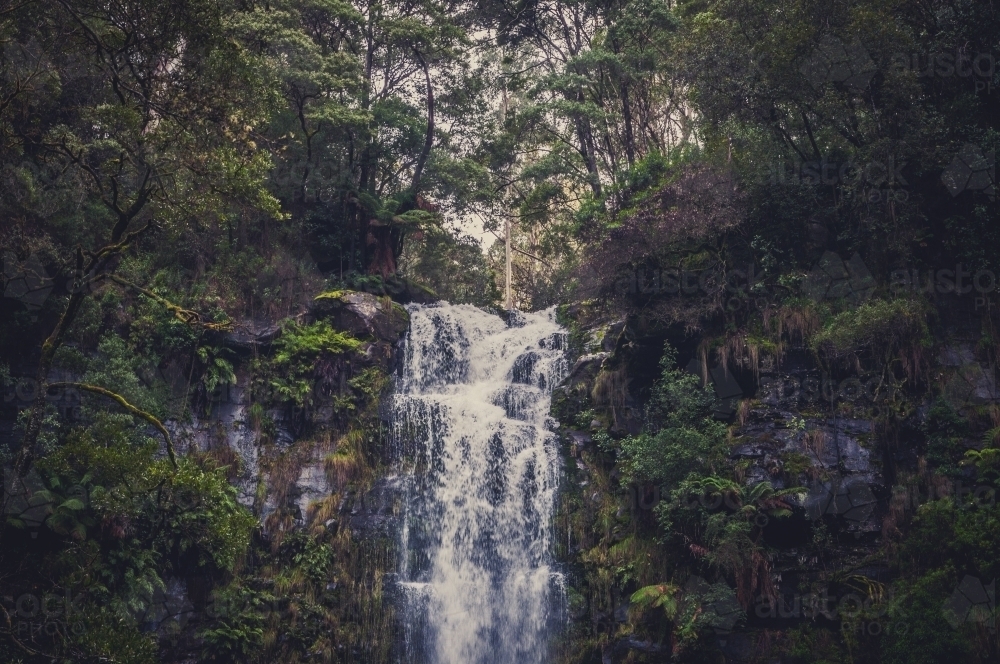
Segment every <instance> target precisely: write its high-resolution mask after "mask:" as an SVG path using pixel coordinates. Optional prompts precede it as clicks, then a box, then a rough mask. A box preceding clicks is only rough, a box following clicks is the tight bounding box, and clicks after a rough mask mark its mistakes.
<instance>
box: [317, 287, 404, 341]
mask: <svg viewBox="0 0 1000 664" xmlns="http://www.w3.org/2000/svg"><path fill="white" fill-rule="evenodd" d="M310 311H311V313H312V315H313V316H314V317H315V318H317V319H326V320H329V321H330V323H331V324H332V325H333V326H334V327H335V328H337V329H338V330H344V331H346V332H349V333H351V334H352V335H354V336H356V337H374V338H376V339H379V340H382V341H390V342H395V341H398V340H399V339H400V338H401V337H402V336H403V334H405V333H406V328H407V327H408V326H409V324H410V315H409V314H408V313H406V309H404V308H403V307H402V306H400V305H399V304H397V303H396V302H393V301H392V300H389V299H388V298H379V297H376V296H375V295H372V294H371V293H361V292H358V291H331V292H328V293H322V294H320V295H318V296H316V299H314V300H313V303H312V306H311V307H310Z"/></svg>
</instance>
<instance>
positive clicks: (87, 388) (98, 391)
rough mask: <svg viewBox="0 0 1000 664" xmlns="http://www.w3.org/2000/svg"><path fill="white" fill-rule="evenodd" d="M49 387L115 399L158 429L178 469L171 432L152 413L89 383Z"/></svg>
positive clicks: (172, 462) (120, 396)
mask: <svg viewBox="0 0 1000 664" xmlns="http://www.w3.org/2000/svg"><path fill="white" fill-rule="evenodd" d="M49 387H72V388H75V389H77V390H83V391H84V392H93V393H94V394H100V395H101V396H104V397H107V398H109V399H113V400H114V401H116V402H118V404H119V405H120V406H121V407H122V408H124V409H125V410H127V411H128V412H129V414H131V415H135V416H136V417H139V418H142V419H143V420H146V421H147V422H149V423H150V424H152V425H153V426H154V427H156V429H157V430H158V431H159V432H160V434H161V435H162V436H163V440H164V442H166V444H167V456H169V457H170V463H171V464H172V465H173V467H174V468H177V457H176V456H175V455H174V443H173V441H172V440H171V439H170V432H169V431H167V428H166V427H165V426H163V422H161V421H160V420H158V419H156V417H155V416H154V415H153V414H152V413H148V412H146V411H144V410H142V409H141V408H137V407H135V406H133V405H132V404H130V403H129V402H128V401H126V400H125V397H123V396H122V395H120V394H116V393H115V392H112V391H111V390H106V389H104V388H103V387H98V386H97V385H90V384H89V383H51V384H50V385H49Z"/></svg>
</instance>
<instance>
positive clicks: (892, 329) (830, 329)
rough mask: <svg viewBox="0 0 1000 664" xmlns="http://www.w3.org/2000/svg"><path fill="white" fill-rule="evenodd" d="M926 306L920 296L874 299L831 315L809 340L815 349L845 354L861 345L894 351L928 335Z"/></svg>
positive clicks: (854, 350) (829, 354) (919, 342)
mask: <svg viewBox="0 0 1000 664" xmlns="http://www.w3.org/2000/svg"><path fill="white" fill-rule="evenodd" d="M926 316H927V310H926V307H925V305H924V304H923V303H921V302H919V301H917V300H909V299H896V300H873V301H871V302H866V303H864V304H862V305H861V306H859V307H857V308H856V309H849V310H847V311H843V312H841V313H839V314H837V315H836V316H834V317H833V318H831V319H830V320H829V321H828V322H827V323H826V324H825V325H824V326H823V327H822V329H820V330H819V331H817V332H816V333H815V334H814V335H813V336H812V338H811V339H810V341H809V345H810V346H811V347H812V349H813V350H814V351H817V352H819V353H820V354H822V355H825V356H828V357H843V356H846V355H848V354H851V353H856V352H857V351H858V350H860V349H879V348H881V349H883V350H886V351H891V350H895V349H898V348H900V347H902V346H904V345H912V344H921V343H923V342H924V341H925V340H926V339H927V338H928V335H929V332H928V329H927V322H926Z"/></svg>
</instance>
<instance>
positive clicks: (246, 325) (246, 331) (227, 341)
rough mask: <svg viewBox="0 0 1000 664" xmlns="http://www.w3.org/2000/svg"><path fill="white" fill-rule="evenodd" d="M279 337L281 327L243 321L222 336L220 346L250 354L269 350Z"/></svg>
mask: <svg viewBox="0 0 1000 664" xmlns="http://www.w3.org/2000/svg"><path fill="white" fill-rule="evenodd" d="M279 336H281V326H279V325H278V324H277V323H271V322H267V321H244V322H241V323H237V324H236V325H235V327H234V328H233V329H232V330H230V331H229V332H225V333H223V335H222V344H223V345H224V346H226V347H227V348H231V349H233V350H235V351H237V352H240V353H244V354H251V353H254V352H260V351H263V350H266V349H267V348H270V346H271V344H273V343H274V341H275V340H276V339H277V338H278V337H279Z"/></svg>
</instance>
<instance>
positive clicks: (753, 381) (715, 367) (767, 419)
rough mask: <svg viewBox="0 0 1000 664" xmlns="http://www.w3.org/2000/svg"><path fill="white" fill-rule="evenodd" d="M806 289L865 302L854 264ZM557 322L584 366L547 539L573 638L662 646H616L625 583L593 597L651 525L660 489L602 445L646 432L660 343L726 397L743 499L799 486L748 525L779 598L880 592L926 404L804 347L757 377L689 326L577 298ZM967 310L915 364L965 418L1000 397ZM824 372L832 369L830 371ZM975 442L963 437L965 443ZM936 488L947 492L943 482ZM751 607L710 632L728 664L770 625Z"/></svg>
mask: <svg viewBox="0 0 1000 664" xmlns="http://www.w3.org/2000/svg"><path fill="white" fill-rule="evenodd" d="M813 281H814V282H815V284H814V285H815V286H816V288H818V289H822V294H823V296H824V297H829V296H830V293H834V294H835V295H836V296H837V297H848V295H850V296H851V297H852V298H854V299H855V300H857V301H863V300H865V299H867V298H868V297H869V295H870V292H869V289H870V283H869V277H868V275H866V273H865V271H864V269H863V266H862V265H859V264H858V261H857V260H854V259H852V260H851V261H846V262H840V264H839V265H838V264H837V263H836V262H834V261H832V260H827V261H825V262H824V263H823V264H822V265H820V266H819V268H817V274H816V275H813ZM846 290H850V293H849V294H848V293H846ZM852 301H853V300H852ZM566 314H567V317H568V318H569V319H570V320H571V321H574V322H575V323H576V324H577V327H576V329H574V330H573V335H572V339H574V340H575V342H576V343H575V344H574V347H573V350H574V352H575V355H576V357H577V359H576V361H575V363H574V364H573V368H572V370H571V372H570V374H569V375H568V377H567V378H566V379H565V380H564V381H563V382H562V383H561V384H560V385H558V386H557V387H556V388H555V390H554V393H553V394H554V395H553V408H552V415H553V416H554V417H555V418H556V419H557V420H558V421H559V424H560V435H561V440H562V443H563V448H562V449H563V454H564V466H563V467H564V481H563V483H562V484H561V491H562V492H563V498H562V501H563V505H564V507H563V511H562V512H561V513H560V515H559V519H560V520H561V521H560V522H561V523H566V524H567V525H566V527H565V528H564V529H563V530H562V531H561V532H560V533H559V534H558V536H557V538H556V540H557V547H558V548H559V550H560V554H561V558H562V561H563V562H564V563H565V564H566V566H567V569H568V570H570V571H569V575H568V581H567V587H568V590H567V593H568V595H569V597H570V611H569V615H570V617H571V619H572V622H573V623H574V629H579V631H580V633H581V634H590V635H599V634H603V635H607V637H608V639H609V640H608V641H607V645H606V646H605V647H604V648H603V651H602V652H601V653H600V656H601V657H602V658H603V661H604V662H613V663H615V664H618V663H621V662H624V661H632V659H635V658H637V657H638V658H643V657H649V655H650V654H652V653H654V652H655V648H651V645H655V644H651V643H649V642H647V641H645V640H644V639H643V638H642V636H641V634H644V633H645V632H642V631H641V630H639V631H637V632H636V634H633V635H632V636H629V637H627V638H622V636H621V634H620V633H619V632H618V631H617V630H618V629H619V623H620V622H621V620H622V619H623V616H624V615H625V613H626V610H627V609H628V607H629V596H630V595H629V594H628V593H631V592H632V590H631V589H629V588H626V587H619V586H618V585H616V584H615V583H614V582H612V583H610V584H609V585H608V586H601V590H600V593H601V594H596V593H595V592H594V590H595V587H596V586H595V585H591V584H592V583H593V581H592V580H593V579H595V578H598V577H599V576H600V574H602V573H604V572H608V573H609V574H611V573H613V571H614V567H613V565H618V564H623V563H622V561H621V560H620V559H615V560H616V562H615V563H613V565H612V567H611V568H610V569H607V568H601V567H600V565H601V563H600V562H598V561H601V560H604V559H606V558H602V556H612V555H617V554H615V553H614V547H615V546H616V545H617V544H618V543H620V542H622V541H624V540H625V539H626V538H627V537H629V536H632V537H636V538H638V537H640V535H638V534H637V533H640V532H645V533H649V532H653V531H655V530H656V528H657V515H656V506H657V504H658V503H659V502H660V501H661V500H662V498H663V496H661V490H662V489H663V488H662V487H659V486H653V485H645V486H627V485H625V484H623V483H622V482H621V476H620V475H619V474H618V472H619V469H618V467H616V466H615V465H614V457H612V456H611V455H608V454H604V453H602V451H601V450H602V449H604V448H605V445H606V443H605V441H608V440H612V439H615V438H621V437H623V436H625V435H628V434H634V433H635V431H636V429H635V427H634V426H633V425H634V423H635V422H636V421H638V423H639V424H640V426H641V424H642V422H643V417H642V407H643V404H644V403H645V402H646V400H647V399H648V397H649V395H650V390H651V388H652V386H653V385H654V382H655V380H656V379H657V378H658V376H659V374H660V372H661V369H660V367H659V365H658V364H657V362H658V360H659V358H660V356H661V354H662V349H663V343H664V341H665V340H669V341H670V343H671V345H672V346H673V347H674V348H675V349H676V350H677V361H678V364H679V366H680V367H681V368H685V369H687V370H688V371H690V372H691V373H694V374H696V375H699V376H702V378H703V380H704V381H705V384H706V385H708V386H710V387H712V388H713V389H714V392H715V396H716V397H717V399H718V400H719V401H720V402H728V403H722V405H721V406H719V407H717V408H716V410H715V412H714V416H715V417H716V418H717V419H719V420H721V421H724V422H726V424H727V425H729V426H730V437H731V438H730V439H731V441H732V447H731V448H730V460H731V461H732V462H733V464H732V465H733V467H735V468H738V469H739V472H738V474H736V477H737V480H738V481H739V482H741V483H742V484H743V485H744V486H745V487H746V489H748V490H749V489H751V488H753V487H757V486H760V485H761V484H762V483H764V482H768V483H770V484H771V485H772V486H773V488H774V489H775V490H776V491H782V490H793V491H792V492H790V493H789V494H786V495H785V496H783V498H782V500H784V501H785V503H786V504H787V505H788V506H789V507H790V508H791V512H792V513H791V515H790V516H783V517H781V518H779V517H777V516H767V515H760V516H758V517H757V519H756V520H755V522H754V523H755V526H756V527H758V528H759V529H760V533H761V537H762V540H763V542H764V543H765V545H766V546H767V551H768V553H767V554H766V555H767V556H768V563H767V564H768V568H769V570H770V571H769V575H770V581H771V583H772V584H773V586H772V587H773V589H774V592H776V593H777V594H778V596H779V597H789V598H790V597H793V596H796V597H797V596H799V595H801V594H802V593H803V590H802V589H803V588H808V589H811V590H816V589H817V588H827V587H830V586H831V585H832V584H833V583H835V582H831V581H830V579H831V578H832V577H831V575H836V574H843V573H844V571H845V570H849V571H850V573H851V574H854V575H855V577H857V578H860V577H864V578H865V579H867V580H869V581H871V582H872V583H875V584H888V583H890V582H891V579H890V577H889V569H888V567H887V566H886V565H884V564H873V563H872V562H871V561H872V560H873V554H875V553H876V552H878V551H879V550H880V545H881V542H882V538H883V537H885V536H897V535H898V533H899V530H898V529H897V528H896V524H897V523H898V522H900V521H901V520H902V519H903V518H904V516H905V515H904V516H901V514H903V513H904V512H910V511H912V510H916V509H917V508H918V507H919V505H918V503H919V504H922V503H923V502H926V500H929V499H930V497H929V496H930V493H927V497H926V498H925V497H923V495H924V494H922V493H921V491H923V490H924V489H922V488H921V487H919V486H915V485H912V482H914V481H915V480H913V479H912V478H913V477H923V476H922V475H920V472H921V465H920V463H918V460H917V456H918V454H923V452H921V449H922V448H921V445H923V444H924V442H925V435H927V434H925V433H924V429H925V426H926V425H927V422H928V417H929V415H928V412H929V411H930V410H931V406H932V404H933V398H934V397H933V396H926V397H921V396H919V395H918V396H913V395H912V394H908V395H906V396H905V397H904V395H901V394H896V393H893V392H892V391H891V390H890V389H889V388H888V387H887V385H886V379H885V376H884V375H883V374H882V373H881V372H872V373H870V374H865V373H863V372H862V371H861V370H860V369H857V368H854V369H850V368H843V367H834V368H832V369H830V368H829V367H824V366H821V365H820V364H819V363H818V361H817V359H816V357H815V356H814V355H813V353H812V352H811V351H810V350H809V349H808V348H806V347H804V346H802V345H799V346H795V345H794V344H793V343H792V342H790V341H789V342H788V344H787V345H786V346H785V347H784V348H783V349H782V354H781V357H780V360H781V363H780V366H778V365H777V363H776V362H775V361H774V359H773V358H768V357H765V354H764V353H762V354H761V357H760V358H759V361H758V358H755V359H754V365H753V368H752V369H748V368H747V366H749V365H748V364H747V365H743V366H740V365H739V363H738V362H736V361H730V363H729V366H728V367H726V366H723V365H722V364H721V363H719V362H718V361H717V360H716V358H717V354H716V351H715V350H714V349H712V350H710V351H709V352H708V353H705V352H704V351H703V350H702V349H703V348H704V347H705V346H707V345H708V344H707V343H703V342H704V341H706V340H705V339H702V338H700V337H699V336H697V335H688V334H687V332H686V331H685V330H679V329H674V328H671V327H670V326H669V325H666V324H660V325H659V327H657V326H656V325H649V324H646V323H643V322H642V321H638V320H633V319H628V320H624V321H623V320H616V321H612V322H607V320H606V319H605V320H604V321H602V320H600V317H599V316H598V317H596V319H595V317H594V316H589V315H588V312H587V311H586V308H585V306H584V305H576V306H574V307H567V309H566ZM958 314H961V315H958ZM975 316H976V312H974V311H964V312H963V311H959V312H958V313H957V314H956V315H954V316H951V317H949V318H948V319H946V320H942V321H941V325H940V326H939V328H938V329H934V330H933V331H932V335H933V337H934V338H935V339H936V341H937V346H936V348H935V349H934V351H933V352H931V353H927V355H926V357H925V360H926V363H925V364H924V365H923V367H924V368H923V369H921V370H922V371H925V372H926V373H925V374H923V375H924V379H925V380H926V379H927V376H928V375H929V376H930V377H931V378H930V380H931V381H933V382H934V383H936V385H934V388H935V389H934V394H936V395H939V396H940V398H941V399H942V400H943V401H945V402H947V404H948V405H950V406H951V407H952V408H953V409H954V410H955V411H956V412H961V413H970V412H971V413H975V412H977V410H978V412H982V411H983V410H984V408H986V407H990V406H992V405H995V404H998V403H1000V389H998V387H997V385H996V379H995V367H993V366H989V365H988V364H987V363H986V362H985V361H984V360H983V353H982V352H981V351H980V350H979V349H978V348H977V346H976V340H978V339H979V338H980V336H981V333H980V322H979V319H978V318H976V317H975ZM755 352H756V351H755ZM831 370H832V371H834V372H838V371H839V372H840V373H839V374H835V375H831V374H830V373H829V372H830V371H831ZM905 399H909V400H910V402H911V403H912V405H913V406H914V408H913V409H912V414H909V415H907V416H906V417H905V419H903V420H902V421H897V425H898V431H897V433H896V435H897V436H898V438H897V441H896V442H895V443H894V444H890V445H888V446H886V444H885V443H884V441H883V442H879V441H880V438H879V436H883V437H884V433H882V430H881V429H878V430H877V429H876V422H877V421H879V419H878V418H879V416H880V414H881V413H884V412H885V411H884V410H881V409H885V408H893V407H895V408H898V404H899V403H900V402H901V401H905ZM921 399H922V401H921ZM893 412H897V411H893ZM595 441H597V442H600V443H601V444H600V445H597V444H595ZM977 442H978V441H975V440H969V441H966V443H967V444H968V445H969V446H972V447H974V446H975V445H976V444H977ZM963 444H965V443H963ZM901 478H902V479H901ZM920 481H929V480H920ZM901 482H909V483H910V484H905V485H904V484H901ZM894 484H895V486H894ZM935 490H936V491H938V493H939V494H940V495H950V494H948V493H947V492H948V491H951V490H952V487H950V485H948V486H944V485H942V486H941V487H938V488H937V489H935ZM927 491H928V492H929V491H930V490H929V489H928V490H927ZM597 524H599V525H597ZM594 532H599V533H600V534H598V535H594V534H593V533H594ZM651 546H652V545H651ZM654 555H655V554H654ZM595 567H598V570H597V571H595ZM816 592H820V591H816ZM843 592H848V591H843ZM605 598H606V599H605ZM786 608H787V607H786ZM757 609H759V607H754V608H751V609H748V610H747V617H746V619H745V622H743V623H740V625H738V626H736V627H735V628H733V631H732V633H729V632H728V631H726V632H725V633H722V632H718V630H717V632H718V633H717V637H718V643H719V648H720V650H721V651H722V653H723V654H724V655H725V656H726V658H727V660H726V661H733V662H742V661H751V659H752V654H753V650H754V647H753V643H754V639H755V638H756V636H755V634H759V633H760V630H763V629H773V628H774V627H775V625H776V623H774V622H768V620H769V619H770V614H768V616H764V618H761V617H760V616H761V613H760V612H757V613H754V611H756V610H757ZM781 610H785V609H781ZM800 614H801V615H800ZM800 614H796V615H797V616H798V617H799V618H801V617H802V616H806V618H803V619H802V620H800V621H799V622H795V621H794V620H792V619H791V618H789V620H788V622H787V623H782V628H785V627H794V626H795V625H798V624H802V621H803V620H806V619H809V616H810V615H814V614H809V613H808V610H806V609H803V610H802V611H801V612H800ZM789 615H791V614H789ZM755 630H756V631H755ZM594 654H595V655H596V652H595V653H594ZM595 661H596V660H595ZM643 661H646V660H645V659H643ZM649 661H660V660H659V659H655V658H654V659H650V660H649ZM664 661H665V660H664ZM720 661H721V660H720Z"/></svg>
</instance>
